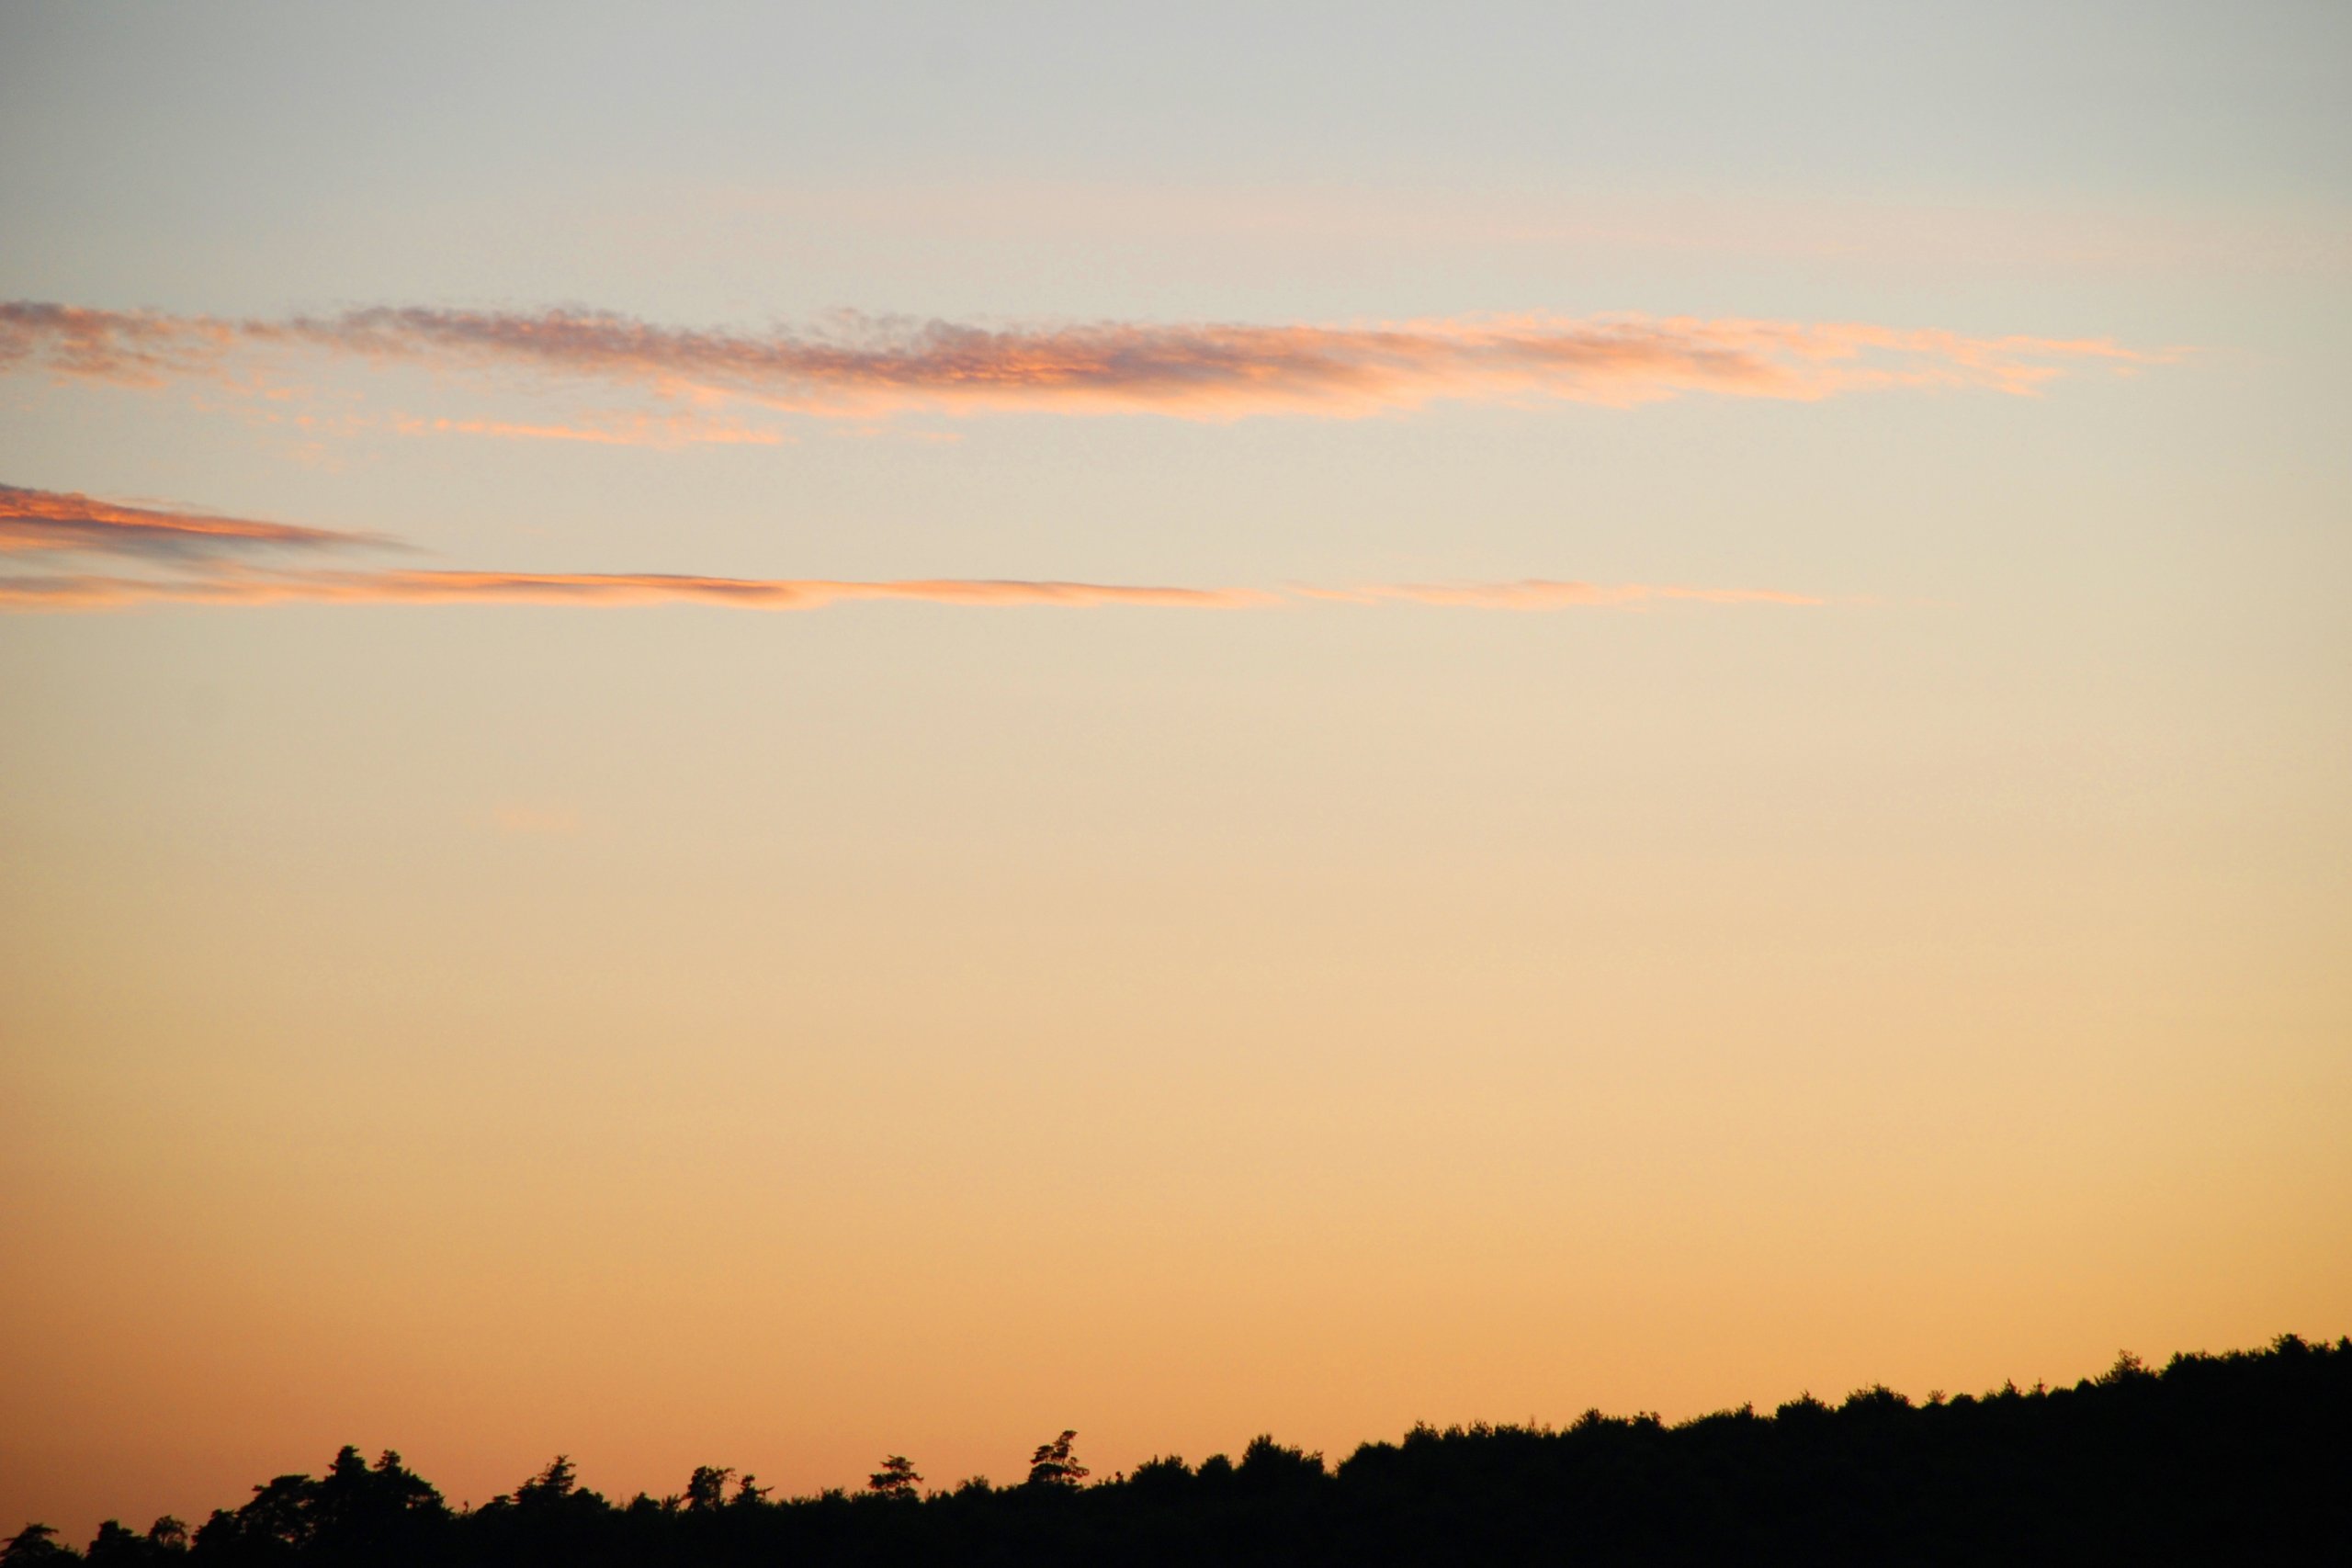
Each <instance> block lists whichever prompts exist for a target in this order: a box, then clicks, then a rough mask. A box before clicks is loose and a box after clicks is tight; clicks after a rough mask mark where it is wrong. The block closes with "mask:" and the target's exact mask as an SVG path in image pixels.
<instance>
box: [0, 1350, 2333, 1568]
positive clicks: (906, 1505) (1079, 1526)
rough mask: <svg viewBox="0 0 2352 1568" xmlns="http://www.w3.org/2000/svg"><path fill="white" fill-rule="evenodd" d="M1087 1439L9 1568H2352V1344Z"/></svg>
mask: <svg viewBox="0 0 2352 1568" xmlns="http://www.w3.org/2000/svg"><path fill="white" fill-rule="evenodd" d="M1077 1437H1078V1434H1076V1433H1075V1432H1064V1433H1062V1434H1060V1436H1058V1437H1057V1438H1053V1439H1052V1440H1050V1441H1048V1442H1046V1443H1043V1444H1040V1445H1039V1446H1038V1448H1037V1450H1036V1451H1035V1453H1033V1454H1032V1455H1031V1456H1030V1461H1029V1472H1028V1476H1027V1479H1026V1480H1024V1481H1023V1482H1020V1483H1015V1484H1011V1485H1003V1486H997V1485H991V1484H990V1483H988V1482H987V1481H986V1480H983V1479H978V1478H974V1479H972V1480H968V1481H966V1482H963V1483H959V1484H957V1485H955V1486H952V1487H946V1488H943V1489H937V1490H932V1491H929V1492H926V1491H925V1490H924V1487H923V1478H922V1474H921V1473H920V1472H918V1471H917V1470H916V1469H915V1466H914V1464H913V1463H912V1462H911V1461H910V1460H908V1459H907V1457H906V1456H904V1455H901V1454H892V1455H889V1456H888V1457H887V1458H885V1459H882V1460H880V1461H878V1462H879V1464H880V1468H879V1469H878V1470H876V1472H874V1473H873V1474H872V1475H871V1476H870V1477H869V1478H868V1480H867V1483H866V1484H865V1487H864V1488H863V1489H861V1490H860V1491H858V1492H856V1493H854V1494H853V1493H850V1492H848V1491H845V1490H836V1491H829V1492H824V1493H821V1494H819V1495H815V1496H809V1497H790V1498H782V1497H775V1496H773V1495H770V1494H769V1492H768V1491H767V1489H765V1488H763V1487H761V1486H760V1485H759V1484H758V1483H756V1481H755V1480H754V1478H752V1477H751V1476H748V1475H744V1476H738V1475H737V1474H736V1473H735V1472H733V1471H731V1470H727V1469H723V1468H720V1467H717V1466H706V1467H704V1468H702V1469H698V1470H696V1471H695V1472H694V1474H693V1475H692V1476H691V1477H689V1478H688V1480H687V1482H686V1485H685V1490H684V1492H683V1493H681V1494H680V1495H676V1496H669V1497H653V1496H648V1495H643V1494H639V1495H638V1496H636V1497H633V1498H630V1499H629V1500H628V1501H627V1502H622V1503H616V1502H613V1501H611V1500H609V1499H607V1498H605V1497H603V1496H600V1495H597V1494H596V1493H594V1492H592V1491H590V1490H588V1489H587V1488H585V1487H583V1486H582V1485H580V1484H579V1483H578V1481H577V1480H576V1479H575V1476H574V1472H573V1469H572V1465H571V1461H570V1460H569V1459H565V1458H560V1457H559V1458H558V1459H556V1460H555V1461H553V1462H551V1463H549V1464H548V1466H547V1468H545V1469H544V1470H542V1471H540V1472H538V1473H537V1475H535V1476H533V1477H531V1478H530V1479H529V1480H528V1481H526V1482H524V1483H522V1484H521V1485H519V1486H517V1487H516V1488H515V1490H514V1492H512V1493H511V1494H508V1495H504V1496H502V1497H498V1498H496V1499H494V1500H492V1502H490V1503H488V1504H486V1505H485V1506H481V1507H479V1508H470V1509H464V1510H458V1509H453V1508H451V1507H450V1506H448V1505H447V1503H446V1502H445V1501H444V1500H443V1498H442V1496H441V1495H440V1493H438V1492H437V1491H435V1489H434V1488H433V1486H432V1485H431V1484H429V1483H426V1482H425V1481H424V1479H423V1478H421V1477H419V1476H417V1475H414V1474H413V1473H411V1472H409V1471H408V1470H407V1469H406V1468H405V1467H404V1466H403V1465H402V1464H401V1460H400V1456H399V1455H398V1454H395V1453H386V1454H383V1455H382V1456H380V1457H379V1459H377V1460H376V1461H374V1462H373V1463H369V1462H368V1461H367V1460H366V1459H365V1458H364V1457H363V1456H362V1455H361V1454H360V1453H359V1452H358V1450H355V1449H349V1448H346V1449H345V1450H343V1451H342V1452H341V1453H339V1454H337V1455H336V1456H335V1458H334V1462H333V1463H332V1464H330V1465H329V1466H328V1467H327V1470H326V1472H325V1473H324V1474H323V1475H319V1476H310V1475H281V1476H279V1477H277V1479H276V1480H274V1481H271V1482H269V1483H267V1484H266V1485H261V1486H256V1487H254V1495H253V1498H252V1500H251V1501H249V1502H247V1503H245V1504H244V1505H243V1506H240V1507H238V1508H235V1509H220V1510H217V1511H216V1512H214V1514H213V1515H212V1517H211V1518H210V1519H209V1520H208V1521H206V1522H205V1523H204V1524H203V1525H201V1526H199V1527H198V1528H196V1529H188V1528H187V1526H185V1525H183V1524H181V1523H180V1522H179V1521H177V1520H175V1519H168V1518H167V1519H159V1520H157V1521H156V1522H155V1524H154V1525H153V1527H152V1528H151V1529H148V1530H146V1531H145V1532H144V1533H141V1532H139V1531H135V1530H130V1529H125V1528H123V1527H122V1526H121V1525H119V1524H116V1523H112V1522H109V1523H107V1524H106V1525H103V1526H101V1527H100V1528H99V1530H98V1533H97V1537H96V1540H92V1541H91V1542H90V1544H89V1547H88V1549H87V1551H85V1552H76V1551H74V1550H73V1549H72V1548H71V1547H69V1546H67V1545H64V1544H62V1543H61V1542H59V1541H58V1540H56V1539H55V1536H54V1532H52V1531H51V1530H49V1529H46V1528H45V1527H43V1526H40V1525H33V1526H29V1527H28V1528H27V1529H25V1530H23V1531H22V1532H21V1533H19V1534H18V1535H17V1536H16V1537H15V1538H14V1539H13V1540H10V1541H9V1542H8V1543H7V1545H6V1548H5V1550H0V1563H6V1564H7V1565H9V1568H15V1565H17V1564H20V1563H33V1562H67V1561H74V1560H86V1561H87V1562H91V1563H94V1564H107V1565H110V1568H111V1565H121V1564H133V1563H156V1562H171V1563H187V1564H208V1565H209V1564H221V1565H234V1568H243V1565H246V1564H253V1565H269V1568H281V1565H295V1564H300V1565H305V1568H308V1565H311V1564H319V1565H334V1568H342V1565H345V1564H354V1565H373V1564H391V1563H402V1564H406V1563H449V1564H456V1565H469V1564H481V1565H484V1568H507V1565H510V1564H526V1563H527V1564H542V1563H563V1564H582V1565H596V1564H607V1563H609V1564H640V1563H644V1564H655V1563H663V1564H666V1563H677V1564H702V1563H859V1564H889V1563H899V1562H910V1563H911V1562H956V1563H966V1562H971V1563H1016V1562H1018V1563H1188V1564H1189V1563H1260V1562H1263V1563H1322V1562H1330V1563H1389V1562H1394V1563H1408V1562H1409V1563H1457V1562H1458V1563H1493V1562H1528V1561H1536V1560H1541V1561H1544V1562H1562V1563H1587V1562H1589V1563H1616V1562H1629V1563H1630V1562H1640V1563H1645V1564H1648V1563H1685V1562H1688V1563H1701V1562H1705V1563H1723V1562H1807V1563H1814V1562H1855V1563H1865V1562H1866V1563H1873V1564H1884V1563H1943V1562H2134V1563H2141V1562H2231V1563H2243V1562H2352V1338H2346V1339H2340V1340H2338V1341H2336V1342H2335V1344H2333V1345H2328V1344H2324V1343H2323V1344H2312V1343H2307V1342H2305V1341H2304V1340H2301V1339H2299V1338H2296V1337H2293V1336H2291V1335H2290V1336H2288V1337H2283V1338H2281V1339H2279V1340H2278V1341H2277V1342H2276V1343H2275V1344H2273V1345H2272V1346H2271V1347H2270V1348H2268V1349H2267V1350H2259V1351H2252V1352H2234V1353H2232V1354H2229V1355H2223V1356H2206V1355H2196V1356H2175V1357H2174V1358H2173V1359H2172V1360H2171V1362H2170V1363H2169V1364H2168V1365H2166V1366H2165V1368H2164V1369H2163V1370H2162V1371H2155V1370H2153V1369H2151V1368H2149V1367H2146V1366H2144V1365H2143V1364H2142V1363H2141V1362H2140V1361H2139V1360H2137V1359H2134V1358H2132V1357H2131V1356H2124V1357H2122V1358H2120V1359H2118V1360H2117V1362H2116V1363H2115V1366H2114V1368H2113V1369H2112V1370H2111V1371H2108V1372H2107V1373H2105V1374H2104V1375H2102V1376H2100V1377H2098V1378H2095V1379H2086V1380H2084V1381H2083V1382H2078V1383H2076V1384H2075V1385H2074V1386H2073V1387H2072V1388H2053V1389H2044V1388H2042V1387H2041V1386H2039V1385H2036V1386H2035V1387H2033V1388H2031V1389H2025V1390H2021V1389H2018V1388H2017V1387H2015V1386H2005V1387H2003V1388H2001V1389H1998V1390H1996V1391H1995V1392H1992V1393H1984V1394H1978V1395H1973V1396H1972V1395H1969V1394H1959V1395H1956V1396H1954V1397H1952V1398H1950V1399H1946V1398H1943V1397H1941V1396H1939V1395H1931V1396H1930V1397H1929V1399H1928V1402H1927V1403H1926V1404H1913V1403H1912V1402H1911V1401H1910V1400H1908V1399H1906V1398H1905V1397H1904V1396H1903V1395H1901V1394H1899V1393H1894V1392H1893V1391H1891V1390H1889V1389H1886V1388H1883V1387H1871V1388H1865V1389H1860V1390H1857V1391H1856V1392H1854V1393H1850V1394H1849V1395H1847V1396H1846V1398H1845V1400H1844V1402H1843V1403H1841V1404H1835V1405H1832V1404H1824V1403H1822V1402H1821V1401H1818V1400H1815V1399H1813V1398H1811V1397H1809V1396H1808V1397H1804V1398H1800V1399H1797V1400H1794V1401H1792V1402H1791V1403H1789V1404H1783V1405H1781V1407H1780V1408H1779V1409H1777V1410H1775V1411H1773V1412H1772V1413H1770V1415H1764V1414H1760V1413H1758V1412H1757V1411H1756V1410H1754V1409H1752V1408H1746V1407H1743V1408H1741V1409H1738V1410H1726V1411H1721V1412H1718V1413H1716V1414H1714V1415H1712V1416H1700V1417H1698V1418H1696V1419H1695V1420H1691V1421H1685V1422H1682V1423H1680V1424H1679V1425H1676V1426H1668V1425H1666V1424H1665V1423H1664V1422H1662V1421H1660V1420H1659V1419H1658V1418H1657V1416H1630V1417H1623V1416H1603V1415H1601V1414H1600V1412H1599V1411H1597V1410H1594V1411H1588V1412H1586V1413H1585V1414H1584V1415H1583V1416H1580V1417H1579V1418H1577V1420H1576V1421H1575V1422H1573V1423H1571V1424H1570V1425H1568V1426H1567V1427H1560V1428H1556V1429H1555V1428H1552V1427H1488V1426H1485V1425H1479V1426H1475V1427H1448V1428H1446V1429H1444V1430H1442V1431H1441V1430H1438V1429H1436V1428H1433V1427H1416V1428H1414V1429H1413V1430H1412V1431H1411V1432H1409V1433H1408V1434H1406V1436H1405V1438H1404V1439H1403V1440H1402V1441H1401V1442H1396V1443H1387V1442H1380V1443H1367V1444H1365V1445H1363V1447H1362V1448H1359V1449H1358V1450H1356V1451H1355V1452H1354V1453H1352V1454H1351V1455H1350V1456H1348V1458H1347V1459H1346V1460H1345V1461H1341V1462H1340V1464H1339V1465H1338V1467H1337V1468H1336V1469H1334V1468H1332V1467H1329V1466H1327V1465H1326V1464H1325V1463H1324V1461H1323V1457H1322V1456H1321V1455H1320V1454H1311V1453H1304V1452H1301V1451H1300V1450H1297V1449H1294V1448H1286V1447H1284V1446H1283V1445H1282V1444H1280V1443H1277V1442H1276V1441H1274V1440H1273V1439H1272V1438H1270V1437H1261V1438H1258V1439H1257V1440H1256V1441H1254V1442H1252V1443H1251V1444H1250V1446H1249V1448H1248V1449H1247V1450H1244V1451H1243V1453H1242V1455H1241V1458H1240V1460H1239V1461H1238V1462H1237V1461H1233V1460H1230V1459H1228V1458H1227V1456H1225V1455H1222V1454H1215V1455H1211V1456H1210V1457H1209V1458H1207V1459H1206V1460H1204V1461H1202V1462H1201V1463H1199V1464H1197V1465H1188V1464H1186V1463H1185V1462H1184V1461H1182V1460H1181V1459H1177V1458H1173V1457H1170V1458H1165V1459H1155V1460H1153V1461H1149V1462H1148V1463H1147V1464H1144V1465H1142V1466H1140V1467H1138V1468H1137V1469H1136V1471H1135V1472H1132V1473H1127V1474H1120V1475H1114V1476H1110V1477H1107V1478H1102V1479H1098V1480H1096V1481H1094V1483H1092V1484H1091V1485H1090V1484H1087V1478H1088V1474H1089V1472H1088V1471H1087V1469H1086V1467H1085V1466H1084V1465H1083V1464H1081V1463H1080V1462H1079V1459H1078V1456H1077V1453H1076V1450H1075V1445H1076V1441H1077Z"/></svg>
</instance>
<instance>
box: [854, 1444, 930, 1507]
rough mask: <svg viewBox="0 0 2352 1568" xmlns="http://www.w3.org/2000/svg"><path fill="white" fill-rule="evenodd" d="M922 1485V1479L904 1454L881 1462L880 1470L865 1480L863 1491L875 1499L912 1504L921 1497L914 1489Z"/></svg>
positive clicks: (893, 1455) (895, 1455) (892, 1456)
mask: <svg viewBox="0 0 2352 1568" xmlns="http://www.w3.org/2000/svg"><path fill="white" fill-rule="evenodd" d="M921 1485H922V1476H920V1475H918V1474H916V1473H915V1467H914V1461H912V1460H910V1459H909V1458H907V1456H906V1455H904V1454H892V1455H890V1456H889V1457H888V1459H886V1460H884V1461H882V1468H881V1469H879V1470H877V1471H876V1472H874V1473H873V1474H872V1475H869V1476H867V1477H866V1478H865V1490H866V1491H867V1492H868V1493H870V1494H872V1495H875V1496H876V1497H889V1498H893V1499H895V1500H897V1501H899V1502H912V1501H914V1500H915V1499H916V1498H917V1497H919V1496H920V1495H921V1494H920V1493H918V1492H917V1491H916V1490H915V1489H916V1488H917V1487H919V1486H921Z"/></svg>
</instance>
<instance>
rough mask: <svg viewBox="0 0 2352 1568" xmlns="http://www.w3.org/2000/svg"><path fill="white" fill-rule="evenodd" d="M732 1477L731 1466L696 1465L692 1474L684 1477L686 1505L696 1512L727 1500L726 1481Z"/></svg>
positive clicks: (733, 1474)
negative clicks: (723, 1467)
mask: <svg viewBox="0 0 2352 1568" xmlns="http://www.w3.org/2000/svg"><path fill="white" fill-rule="evenodd" d="M734 1478H735V1472H734V1470H733V1469H732V1468H731V1467H730V1468H725V1469H722V1468H720V1467H719V1466H718V1465H712V1464H702V1465H696V1466H695V1472H694V1474H692V1475H691V1476H688V1477H687V1478H686V1506H687V1507H688V1508H689V1509H692V1510H695V1511H697V1512H699V1511H700V1510H702V1509H705V1508H716V1507H717V1506H718V1505H719V1504H721V1503H723V1502H725V1501H726V1500H727V1483H729V1481H731V1480H733V1479H734Z"/></svg>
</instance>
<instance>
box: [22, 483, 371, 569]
mask: <svg viewBox="0 0 2352 1568" xmlns="http://www.w3.org/2000/svg"><path fill="white" fill-rule="evenodd" d="M389 542H390V541H387V540H384V539H379V538H377V537H374V536H370V535H366V534H345V533H336V532H334V531H332V530H329V529H325V528H302V527H297V526H295V525H292V524H288V523H256V522H254V521H253V520H251V519H249V518H243V517H220V516H216V515H213V514H211V513H200V512H183V511H176V510H167V509H163V508H157V507H146V506H124V505H119V504H118V503H116V502H107V501H94V500H92V499H91V498H90V497H88V496H86V495H82V494H78V493H76V492H74V491H47V490H28V489H26V488H24V487H22V486H19V485H0V555H14V554H30V553H34V552H43V553H60V554H87V555H114V556H203V555H220V554H224V553H227V552H229V551H232V550H243V549H252V548H254V547H277V548H295V549H321V548H335V547H349V546H353V545H363V546H379V547H380V546H383V545H385V544H388V543H389Z"/></svg>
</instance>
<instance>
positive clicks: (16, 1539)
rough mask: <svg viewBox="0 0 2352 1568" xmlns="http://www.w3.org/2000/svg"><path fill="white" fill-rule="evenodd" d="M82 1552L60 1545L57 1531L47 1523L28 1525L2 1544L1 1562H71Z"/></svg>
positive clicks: (0, 1550) (0, 1551) (0, 1549)
mask: <svg viewBox="0 0 2352 1568" xmlns="http://www.w3.org/2000/svg"><path fill="white" fill-rule="evenodd" d="M81 1555H82V1554H81V1553H80V1552H78V1551H74V1549H73V1548H72V1547H70V1546H60V1545H59V1544H58V1542H57V1532H56V1531H55V1530H53V1529H51V1528H50V1527H49V1526H47V1525H27V1526H26V1527H25V1528H24V1529H20V1530H18V1531H17V1533H16V1534H14V1535H12V1536H10V1537H9V1538H8V1540H7V1544H6V1545H4V1546H0V1562H6V1563H9V1564H11V1565H13V1564H16V1563H19V1562H72V1561H74V1559H76V1558H78V1557H80V1556H81Z"/></svg>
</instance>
